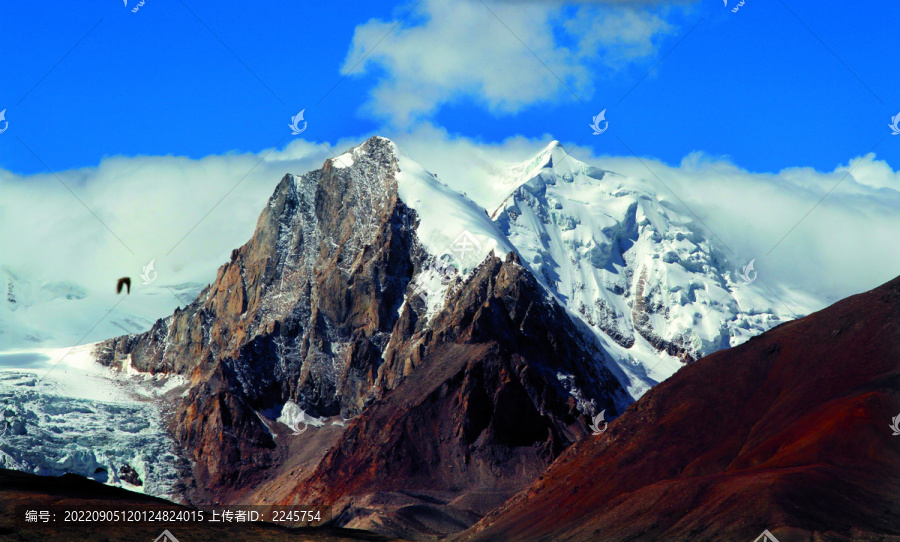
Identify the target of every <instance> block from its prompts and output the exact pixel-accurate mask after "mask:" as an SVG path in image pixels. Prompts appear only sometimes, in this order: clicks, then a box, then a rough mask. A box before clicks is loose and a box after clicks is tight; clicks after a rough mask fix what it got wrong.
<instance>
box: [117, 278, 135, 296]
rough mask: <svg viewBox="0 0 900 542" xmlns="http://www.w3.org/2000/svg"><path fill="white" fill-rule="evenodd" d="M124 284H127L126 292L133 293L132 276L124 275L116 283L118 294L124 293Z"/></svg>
mask: <svg viewBox="0 0 900 542" xmlns="http://www.w3.org/2000/svg"><path fill="white" fill-rule="evenodd" d="M122 286H125V288H126V289H127V291H126V293H127V294H130V293H131V277H122V278H120V279H119V282H118V283H117V284H116V293H117V294H121V293H122Z"/></svg>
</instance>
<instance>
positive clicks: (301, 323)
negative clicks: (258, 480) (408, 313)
mask: <svg viewBox="0 0 900 542" xmlns="http://www.w3.org/2000/svg"><path fill="white" fill-rule="evenodd" d="M396 172H397V160H396V157H395V155H394V151H393V146H392V144H391V143H390V142H389V141H387V140H384V139H381V138H373V139H371V140H369V141H368V142H366V143H365V144H364V145H363V146H361V147H360V148H359V149H357V151H356V160H355V162H354V164H353V166H352V167H350V168H335V167H333V166H332V162H331V161H329V162H326V164H325V166H324V167H323V169H321V170H317V171H313V172H310V173H307V174H306V175H304V176H302V177H298V178H295V177H294V176H291V175H287V176H285V177H284V178H283V179H282V180H281V182H280V183H279V185H278V187H277V188H276V190H275V193H274V194H273V195H272V197H271V198H270V199H269V202H268V205H267V206H266V208H265V209H264V210H263V212H262V214H261V215H260V218H259V221H258V223H257V228H256V232H255V233H254V235H253V238H252V239H251V240H250V241H249V242H248V243H247V244H246V245H244V246H243V247H241V248H239V249H236V250H234V251H233V252H232V254H231V260H230V261H229V262H228V263H227V264H225V265H223V266H222V267H221V268H220V269H219V272H218V275H217V277H216V280H215V281H214V282H213V283H212V285H210V286H209V287H208V288H206V289H205V290H204V291H203V292H202V293H201V295H200V296H199V297H198V298H197V299H196V300H195V301H194V302H193V303H192V304H191V305H189V306H188V307H186V308H185V309H179V310H177V311H176V312H175V314H174V315H172V316H171V317H169V318H166V319H162V320H159V321H157V323H156V324H155V325H154V326H153V328H152V329H151V330H150V331H148V332H147V333H144V334H141V335H132V336H125V337H120V338H117V339H112V340H110V341H106V342H105V343H102V344H101V345H100V346H99V347H98V354H99V357H100V359H101V362H103V363H106V364H110V365H116V364H119V363H122V362H123V360H124V359H125V357H126V356H127V355H129V354H130V356H131V363H132V365H133V366H134V367H135V368H137V369H139V370H142V371H147V372H151V373H157V372H176V373H180V374H182V375H185V376H187V377H188V378H189V379H190V380H191V383H192V389H191V391H190V393H189V395H188V397H187V399H186V400H185V401H184V404H183V405H181V406H180V407H179V408H178V409H177V413H176V423H175V426H174V429H173V432H174V433H175V435H176V436H177V437H178V440H179V442H181V443H182V445H183V446H184V448H185V449H186V450H187V451H188V452H189V453H190V454H191V459H192V460H194V461H195V462H196V465H197V467H196V472H195V474H196V476H197V478H198V480H199V482H200V484H201V485H210V486H229V487H231V486H236V485H237V486H240V485H241V484H242V483H244V482H250V481H251V479H250V478H248V477H247V473H245V472H243V471H245V470H251V471H253V470H258V469H260V468H265V467H266V466H267V465H268V464H269V459H267V458H269V457H270V456H271V454H270V452H271V450H272V449H273V447H274V442H273V439H272V436H271V435H270V434H269V431H268V429H267V428H266V427H265V425H264V424H263V422H262V421H261V420H259V417H258V416H257V414H256V411H258V410H260V409H266V408H271V407H273V406H275V405H278V404H282V403H284V402H285V401H286V400H293V401H295V402H296V403H298V404H299V405H300V406H301V407H302V408H303V409H304V410H305V411H306V412H308V413H310V414H311V415H314V416H330V415H335V414H339V413H340V414H342V415H344V416H352V415H356V414H358V413H359V412H360V411H361V409H362V408H363V407H364V405H365V404H366V402H367V401H369V400H371V399H372V396H373V394H374V388H373V384H374V383H375V378H376V371H377V369H378V366H379V365H380V364H381V361H382V360H381V352H382V348H383V345H384V344H386V343H387V341H388V336H389V334H390V331H391V329H392V327H393V325H394V322H395V321H396V320H397V308H398V307H399V305H400V304H401V303H402V301H403V297H404V294H405V290H406V285H407V283H408V282H409V279H410V277H411V276H412V274H413V271H414V261H416V260H417V258H418V256H417V254H419V253H420V250H421V249H419V248H418V247H417V246H416V245H415V240H414V236H413V234H412V231H411V228H410V227H409V224H412V225H414V224H415V217H414V213H412V212H411V211H410V210H409V209H408V208H407V207H406V206H405V205H404V204H403V202H402V201H400V200H399V199H398V198H397V186H396V181H395V179H394V175H395V174H396ZM351 195H352V197H351Z"/></svg>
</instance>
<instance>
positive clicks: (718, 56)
mask: <svg viewBox="0 0 900 542" xmlns="http://www.w3.org/2000/svg"><path fill="white" fill-rule="evenodd" d="M128 3H129V6H128V7H127V8H126V7H125V6H123V5H122V2H121V0H107V1H105V2H99V3H92V4H91V5H86V4H80V3H72V2H51V3H43V4H41V5H40V7H38V5H37V4H33V3H4V5H3V6H2V7H0V20H2V21H3V36H2V38H0V58H2V61H3V68H4V72H5V76H4V78H3V79H4V83H3V85H2V87H0V109H3V108H5V109H6V120H7V121H9V129H8V131H7V132H6V133H4V134H0V168H3V169H6V170H8V171H11V172H14V173H18V174H30V173H39V172H43V171H45V169H44V165H43V164H42V163H41V161H43V162H44V163H45V164H46V165H47V166H48V167H50V168H51V169H53V170H54V171H59V170H67V169H73V168H80V167H87V166H95V165H97V164H98V163H99V162H100V161H101V159H103V158H104V157H109V156H116V155H123V156H136V155H169V154H171V155H176V156H182V155H183V156H188V157H192V158H199V157H203V156H207V155H211V154H224V153H229V152H258V151H260V150H261V149H266V148H269V147H272V146H273V145H276V144H278V146H279V148H283V147H284V146H285V145H287V144H288V143H289V142H290V141H291V136H290V133H289V130H288V129H287V124H288V123H289V121H290V117H291V116H292V115H294V114H296V113H297V112H298V111H299V110H300V109H306V114H305V118H306V120H307V121H308V122H309V128H308V130H307V132H306V133H304V134H303V135H302V137H305V138H306V139H307V140H310V141H318V140H322V141H325V142H328V143H329V144H334V143H335V142H337V141H338V140H340V139H345V138H353V137H361V136H364V135H368V134H373V133H378V134H382V135H387V136H388V137H394V136H395V135H396V134H398V133H403V132H408V131H411V130H414V129H415V128H416V127H417V126H421V125H423V124H428V125H434V126H437V127H440V128H442V129H444V130H446V131H447V132H448V133H449V134H451V135H453V136H460V137H466V138H470V139H473V140H476V141H480V142H485V143H496V142H500V141H503V140H505V139H506V138H509V137H511V136H516V135H521V136H524V137H528V138H541V137H545V136H549V137H552V138H556V139H560V140H562V141H564V142H570V143H576V142H581V145H583V146H587V147H589V148H590V149H591V151H592V152H593V153H594V154H597V155H612V156H628V155H630V152H629V149H631V150H633V151H634V152H635V153H636V154H638V155H639V156H642V157H644V156H646V157H653V158H657V159H659V160H661V161H663V162H665V163H667V164H678V163H680V161H681V160H682V158H684V157H685V156H686V155H688V154H690V153H692V152H694V151H701V152H703V153H706V154H708V155H710V156H715V157H725V158H727V159H729V160H731V161H732V162H733V163H734V164H736V165H738V166H740V167H742V168H745V169H748V170H750V171H756V172H776V171H779V170H781V169H783V168H786V167H791V166H809V167H813V168H815V169H817V170H820V171H831V170H833V169H834V168H835V167H836V166H837V165H838V164H846V163H847V162H848V161H849V160H850V159H852V158H853V157H857V156H861V155H863V154H865V153H866V152H867V151H869V150H870V149H871V148H872V147H874V146H875V145H876V144H878V147H877V148H876V150H875V153H876V155H877V157H878V158H879V159H882V160H886V161H887V163H888V164H890V165H892V166H894V168H895V169H896V166H897V164H898V160H900V154H898V145H900V138H896V140H895V139H894V138H891V137H890V130H889V129H888V127H887V125H888V124H889V122H890V119H891V116H892V115H894V114H896V113H897V112H898V111H900V96H898V92H897V91H896V90H895V89H898V88H900V73H898V71H897V70H896V69H895V67H896V64H897V63H896V58H895V56H896V53H894V52H895V51H897V49H896V47H895V46H894V45H893V44H894V40H895V39H896V29H895V28H893V27H892V25H890V24H887V22H888V21H893V20H897V18H898V15H900V6H897V5H895V4H893V3H877V4H875V3H861V4H858V3H857V4H849V3H847V4H833V3H832V4H829V5H827V8H826V6H825V5H824V4H822V3H818V2H799V1H797V0H790V1H786V2H781V1H774V2H758V1H756V0H748V1H747V2H746V3H745V5H744V6H742V7H741V8H740V10H739V11H738V12H737V13H733V12H732V11H731V10H730V8H732V7H733V6H734V5H735V4H736V0H730V1H729V4H731V5H730V6H728V7H727V8H726V7H724V6H723V5H722V2H721V1H720V0H705V1H702V2H695V3H686V4H676V5H667V4H664V3H649V4H644V3H642V4H639V5H637V6H633V5H632V4H633V3H631V2H624V3H621V2H620V3H607V2H576V3H569V4H560V3H553V2H511V1H506V2H497V1H496V0H493V1H486V4H487V7H485V6H484V5H482V4H481V3H479V2H466V1H461V2H456V3H455V5H451V6H450V7H447V6H446V5H445V6H444V7H441V6H440V5H439V4H440V3H439V2H436V1H433V0H427V1H424V2H422V3H420V4H418V5H417V7H415V9H413V11H412V12H411V13H410V14H409V15H408V17H406V18H405V19H402V17H403V16H404V15H405V14H406V13H407V12H408V11H409V10H410V9H411V8H412V7H413V6H416V4H415V3H398V4H388V3H371V2H342V3H340V4H333V3H314V2H264V3H252V4H251V3H238V2H223V1H206V0H185V1H184V2H181V1H174V2H162V1H158V0H148V1H147V2H146V3H145V5H143V6H141V7H140V9H139V11H138V12H137V13H133V12H131V8H133V7H134V5H136V0H129V2H128ZM489 8H490V9H489ZM792 11H793V13H794V14H796V17H795V16H794V15H793V14H792ZM492 12H493V13H492ZM495 14H496V17H495ZM626 16H627V17H626ZM498 17H499V20H498ZM401 19H402V20H401ZM454 19H455V22H454ZM396 21H401V22H400V24H399V25H397V26H396V27H394V24H395V23H396ZM467 21H473V24H471V25H469V26H467V24H468V23H467ZM501 21H502V22H501ZM626 23H628V24H627V28H626ZM392 27H393V30H392V31H390V32H389V33H388V32H387V31H388V30H390V29H391V28H392ZM507 27H508V28H507ZM385 34H387V38H384V39H383V40H382V42H381V43H380V44H378V45H377V46H374V47H372V45H374V43H375V42H377V41H378V39H379V38H382V37H383V36H385ZM513 34H515V35H513ZM814 34H815V35H814ZM816 36H818V38H817V37H816ZM519 40H521V42H524V45H523V43H520V41H519ZM820 40H821V41H820ZM76 44H77V45H76ZM526 46H527V47H528V49H531V51H533V52H534V55H532V54H531V52H530V51H528V50H527V49H526ZM579 50H580V51H581V52H579ZM362 51H366V52H368V56H366V57H365V59H364V60H363V61H362V62H360V63H359V64H358V65H357V64H356V62H357V61H358V60H359V59H360V58H361V54H362ZM432 52H434V55H433V58H431V57H430V56H429V55H431V54H432ZM660 59H662V61H661V62H660ZM423 63H425V64H424V65H423ZM428 63H431V66H430V67H429V66H428V65H427V64H428ZM442 63H445V65H444V66H442V65H441V64H442ZM657 63H658V64H657ZM450 64H453V65H454V66H455V67H452V68H448V67H447V66H449V65H450ZM354 65H356V66H357V67H356V69H355V70H353V71H350V68H351V67H352V66H354ZM654 66H655V68H654ZM651 68H652V71H651ZM445 69H449V70H450V72H449V74H448V73H447V72H442V70H445ZM453 70H458V73H453ZM510 70H511V71H510ZM506 71H509V74H507V73H506ZM498 73H499V74H501V75H500V76H498V75H497V74H498ZM648 73H649V75H648ZM854 74H855V75H854ZM345 76H346V77H345ZM519 77H520V78H521V81H518V79H517V78H519ZM557 78H559V79H562V80H563V81H564V82H565V86H564V85H563V84H561V83H560V82H559V80H558V79H557ZM642 78H643V80H642ZM505 81H512V82H511V83H508V84H507V83H506V82H505ZM517 82H518V83H520V84H518V85H517ZM336 84H337V86H335V85H336ZM635 85H636V86H635ZM332 87H333V90H331V89H332ZM517 87H519V88H517ZM569 89H571V91H572V92H570V90H569ZM404 93H408V95H407V94H404ZM423 95H424V96H425V98H424V104H420V105H421V107H419V108H418V109H416V108H415V107H413V108H412V113H410V108H409V107H407V105H405V104H404V103H400V104H399V105H398V102H409V101H410V100H411V99H413V98H410V99H407V98H409V97H415V98H414V99H415V100H418V99H419V98H420V97H421V96H423ZM323 98H324V99H323ZM602 109H606V111H607V112H606V118H607V120H609V122H610V129H609V130H608V131H607V132H606V133H604V134H603V135H601V136H591V135H590V129H589V128H588V124H589V123H590V120H591V116H592V115H595V114H597V113H598V112H599V111H600V110H602ZM884 136H888V137H887V138H884ZM879 141H880V144H879ZM26 145H27V148H30V149H31V151H33V152H34V154H36V155H37V156H38V157H39V158H40V161H39V160H38V159H37V158H35V156H34V155H32V154H31V151H29V150H28V149H27V148H26V147H25V146H26Z"/></svg>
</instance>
